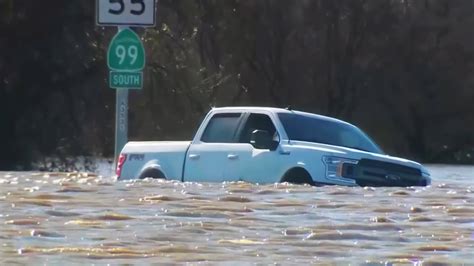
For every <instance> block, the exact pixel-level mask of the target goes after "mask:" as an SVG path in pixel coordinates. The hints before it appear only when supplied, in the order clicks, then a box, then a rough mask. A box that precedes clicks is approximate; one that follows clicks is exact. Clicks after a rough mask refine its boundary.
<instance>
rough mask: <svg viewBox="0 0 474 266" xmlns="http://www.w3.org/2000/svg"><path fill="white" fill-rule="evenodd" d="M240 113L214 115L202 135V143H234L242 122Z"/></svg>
mask: <svg viewBox="0 0 474 266" xmlns="http://www.w3.org/2000/svg"><path fill="white" fill-rule="evenodd" d="M240 116H241V114H240V113H226V114H216V115H214V116H213V117H212V118H211V120H210V121H209V124H208V125H207V127H206V130H204V133H203V134H202V137H201V141H203V142H209V143H231V142H234V134H235V130H236V129H237V126H238V125H239V121H240Z"/></svg>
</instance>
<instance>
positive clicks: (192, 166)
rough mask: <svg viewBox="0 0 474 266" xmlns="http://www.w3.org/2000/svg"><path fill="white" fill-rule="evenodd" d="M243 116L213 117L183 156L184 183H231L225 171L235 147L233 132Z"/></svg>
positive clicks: (217, 115)
mask: <svg viewBox="0 0 474 266" xmlns="http://www.w3.org/2000/svg"><path fill="white" fill-rule="evenodd" d="M241 120H242V113H217V114H215V115H213V116H212V118H211V119H210V120H209V123H208V124H207V126H206V129H205V130H204V132H203V134H202V136H201V138H200V140H195V141H193V143H192V144H191V146H190V147H189V150H188V153H187V154H186V162H185V167H184V181H197V182H222V181H230V176H229V175H227V173H228V171H227V170H226V169H225V168H226V165H227V161H228V160H229V159H228V156H229V154H230V153H231V152H232V150H233V147H235V145H236V143H235V142H236V131H237V128H239V125H240V123H241Z"/></svg>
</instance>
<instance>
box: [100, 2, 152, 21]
mask: <svg viewBox="0 0 474 266" xmlns="http://www.w3.org/2000/svg"><path fill="white" fill-rule="evenodd" d="M96 8H97V10H96V14H97V25H99V26H139V27H151V26H154V25H155V18H156V1H155V0H96Z"/></svg>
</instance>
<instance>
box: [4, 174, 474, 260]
mask: <svg viewBox="0 0 474 266" xmlns="http://www.w3.org/2000/svg"><path fill="white" fill-rule="evenodd" d="M429 169H430V170H431V172H432V174H433V177H434V180H433V184H432V186H431V187H426V188H349V187H337V186H334V187H309V186H298V185H287V184H275V185H254V184H247V183H220V184H207V183H206V184H198V183H181V182H167V181H159V180H141V181H128V182H115V181H114V180H113V179H112V178H110V177H101V176H96V175H93V174H78V173H75V174H62V173H49V174H48V173H26V172H20V173H18V172H16V173H6V172H0V224H1V227H0V243H1V246H0V254H1V257H0V265H11V264H17V263H18V264H53V265H54V264H58V265H59V264H60V265H65V263H66V262H67V264H68V265H70V264H108V263H111V264H117V263H133V264H150V263H185V262H189V263H191V264H201V263H203V264H221V263H225V264H238V265H242V264H254V263H257V264H269V263H278V264H283V265H286V264H301V265H304V264H308V263H316V264H317V263H326V264H327V263H329V264H352V265H433V264H438V263H440V264H443V263H449V264H474V167H461V166H440V165H438V166H430V167H429Z"/></svg>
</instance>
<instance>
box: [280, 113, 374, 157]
mask: <svg viewBox="0 0 474 266" xmlns="http://www.w3.org/2000/svg"><path fill="white" fill-rule="evenodd" d="M278 116H279V117H280V121H281V122H282V124H283V127H284V128H285V131H286V133H287V134H288V137H289V138H290V139H291V140H299V141H307V142H317V143H323V144H329V145H336V146H342V147H347V148H353V149H358V150H362V151H368V152H373V153H379V154H382V153H383V152H382V150H381V149H380V148H379V147H378V146H377V145H376V144H375V143H374V142H373V141H372V140H371V139H370V138H369V137H368V136H367V135H366V134H365V133H364V132H362V130H360V129H358V128H357V127H355V126H352V125H350V124H346V123H341V122H338V121H333V120H331V119H327V118H323V117H317V116H310V115H301V114H295V113H279V114H278Z"/></svg>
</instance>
